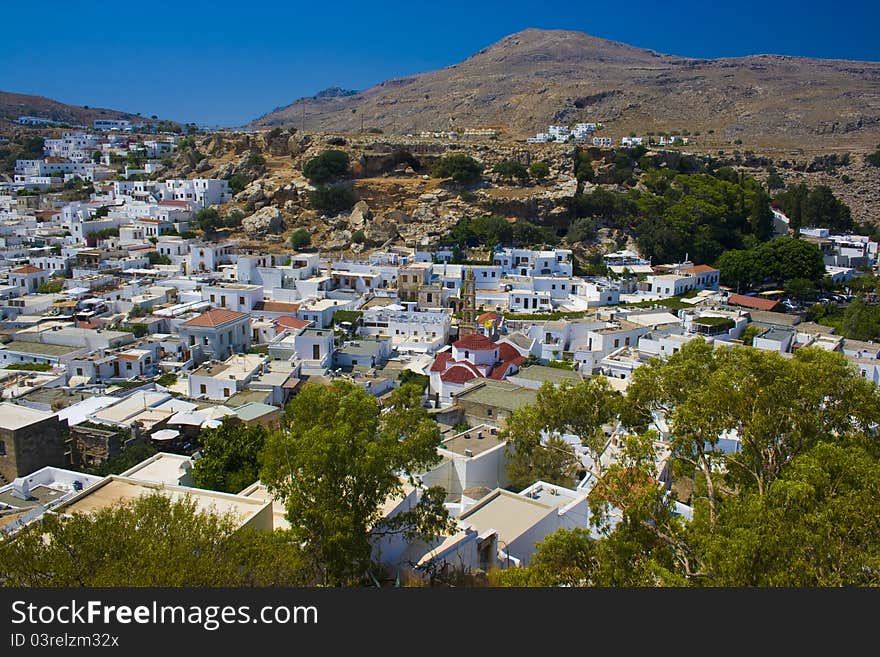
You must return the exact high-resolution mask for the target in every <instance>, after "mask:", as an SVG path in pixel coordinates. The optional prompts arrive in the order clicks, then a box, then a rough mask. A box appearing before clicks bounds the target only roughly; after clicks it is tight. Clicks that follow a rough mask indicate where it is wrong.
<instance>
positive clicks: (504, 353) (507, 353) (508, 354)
mask: <svg viewBox="0 0 880 657" xmlns="http://www.w3.org/2000/svg"><path fill="white" fill-rule="evenodd" d="M521 356H522V354H520V353H519V351H517V350H516V347H514V346H513V345H512V344H507V343H506V342H499V343H498V357H499V358H500V359H501V360H502V361H505V360H513V359H514V358H519V357H521Z"/></svg>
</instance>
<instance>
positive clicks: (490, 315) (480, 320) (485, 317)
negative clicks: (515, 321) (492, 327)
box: [477, 312, 498, 324]
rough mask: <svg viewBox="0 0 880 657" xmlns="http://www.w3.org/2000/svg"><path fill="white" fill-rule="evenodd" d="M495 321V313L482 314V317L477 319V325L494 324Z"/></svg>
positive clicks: (496, 314) (496, 317)
mask: <svg viewBox="0 0 880 657" xmlns="http://www.w3.org/2000/svg"><path fill="white" fill-rule="evenodd" d="M496 319H498V313H495V312H488V313H483V314H482V315H480V316H479V317H477V323H478V324H482V323H484V322H494V321H495V320H496Z"/></svg>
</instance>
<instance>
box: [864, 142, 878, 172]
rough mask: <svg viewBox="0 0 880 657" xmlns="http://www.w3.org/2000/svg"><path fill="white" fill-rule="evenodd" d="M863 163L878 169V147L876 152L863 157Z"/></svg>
mask: <svg viewBox="0 0 880 657" xmlns="http://www.w3.org/2000/svg"><path fill="white" fill-rule="evenodd" d="M865 161H866V162H867V163H868V164H871V165H873V166H875V167H880V145H878V146H877V150H876V151H874V152H873V153H869V154H868V155H866V156H865Z"/></svg>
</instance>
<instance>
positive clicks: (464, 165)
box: [431, 153, 483, 185]
mask: <svg viewBox="0 0 880 657" xmlns="http://www.w3.org/2000/svg"><path fill="white" fill-rule="evenodd" d="M482 173H483V165H482V164H480V163H479V162H478V161H477V160H475V159H474V158H472V157H470V156H469V155H465V154H464V153H453V154H452V155H445V156H443V157H441V158H440V159H439V160H437V162H436V163H435V164H434V166H433V167H432V168H431V175H432V176H434V177H435V178H452V180H454V181H455V182H456V183H458V184H459V185H465V184H469V183H473V182H476V181H477V180H479V179H480V175H481V174H482Z"/></svg>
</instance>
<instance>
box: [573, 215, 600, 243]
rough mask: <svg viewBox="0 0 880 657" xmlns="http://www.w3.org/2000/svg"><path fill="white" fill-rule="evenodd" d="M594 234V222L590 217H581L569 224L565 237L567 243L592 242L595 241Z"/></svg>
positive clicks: (595, 231)
mask: <svg viewBox="0 0 880 657" xmlns="http://www.w3.org/2000/svg"><path fill="white" fill-rule="evenodd" d="M596 234H597V228H596V220H595V219H592V218H591V217H581V218H580V219H575V220H574V221H573V222H571V225H570V226H569V227H568V234H567V235H566V237H567V238H568V241H569V243H573V242H592V241H593V240H594V239H596Z"/></svg>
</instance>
